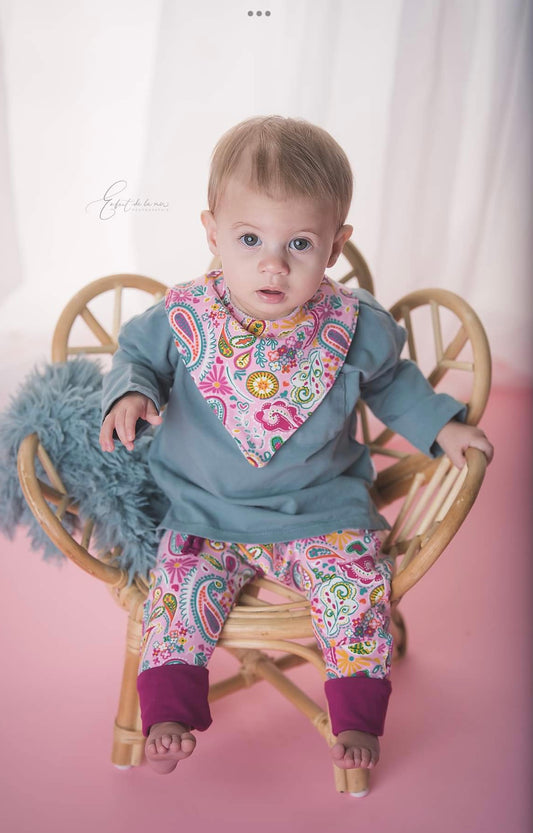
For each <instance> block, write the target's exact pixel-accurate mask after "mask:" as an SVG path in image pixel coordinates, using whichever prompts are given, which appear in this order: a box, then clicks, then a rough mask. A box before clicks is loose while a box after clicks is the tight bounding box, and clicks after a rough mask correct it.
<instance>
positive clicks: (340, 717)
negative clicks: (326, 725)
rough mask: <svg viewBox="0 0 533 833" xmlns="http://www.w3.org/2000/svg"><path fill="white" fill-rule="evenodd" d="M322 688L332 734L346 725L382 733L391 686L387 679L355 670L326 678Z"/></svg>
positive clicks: (369, 731) (344, 729) (343, 728)
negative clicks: (354, 674)
mask: <svg viewBox="0 0 533 833" xmlns="http://www.w3.org/2000/svg"><path fill="white" fill-rule="evenodd" d="M324 689H325V692H326V699H327V701H328V707H329V716H330V719H331V729H332V731H333V734H334V735H338V734H339V732H344V731H346V730H347V729H358V730H359V731H360V732H368V733H369V734H371V735H382V734H383V728H384V725H385V715H386V714H387V705H388V702H389V697H390V693H391V690H392V686H391V684H390V681H389V680H385V679H374V678H372V677H365V676H364V675H359V674H358V675H356V676H354V677H337V678H335V679H331V680H326V682H325V684H324Z"/></svg>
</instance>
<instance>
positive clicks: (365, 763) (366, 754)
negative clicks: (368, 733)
mask: <svg viewBox="0 0 533 833" xmlns="http://www.w3.org/2000/svg"><path fill="white" fill-rule="evenodd" d="M371 760H372V755H371V752H370V749H366V748H365V747H363V749H361V763H360V766H361V767H362V768H363V769H368V767H369V765H370V761H371Z"/></svg>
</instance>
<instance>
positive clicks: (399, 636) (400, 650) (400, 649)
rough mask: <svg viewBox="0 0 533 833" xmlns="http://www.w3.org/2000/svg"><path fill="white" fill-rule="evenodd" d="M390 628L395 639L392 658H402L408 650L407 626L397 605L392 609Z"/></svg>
mask: <svg viewBox="0 0 533 833" xmlns="http://www.w3.org/2000/svg"><path fill="white" fill-rule="evenodd" d="M390 630H391V634H392V638H393V640H394V647H393V651H392V658H393V660H395V659H401V658H402V657H403V656H405V653H406V651H407V628H406V626H405V620H404V618H403V616H402V614H401V613H400V611H399V610H398V607H397V605H394V606H393V608H392V611H391V624H390Z"/></svg>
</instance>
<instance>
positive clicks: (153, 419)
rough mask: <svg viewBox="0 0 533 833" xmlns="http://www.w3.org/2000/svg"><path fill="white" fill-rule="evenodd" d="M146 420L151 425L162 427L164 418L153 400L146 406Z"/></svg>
mask: <svg viewBox="0 0 533 833" xmlns="http://www.w3.org/2000/svg"><path fill="white" fill-rule="evenodd" d="M144 419H145V420H146V422H149V423H150V425H160V424H161V423H162V422H163V417H162V416H161V415H160V414H159V412H158V410H157V408H156V407H155V405H154V403H153V402H152V400H151V399H149V400H148V402H147V404H146V411H145V414H144Z"/></svg>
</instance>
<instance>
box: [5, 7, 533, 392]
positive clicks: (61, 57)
mask: <svg viewBox="0 0 533 833" xmlns="http://www.w3.org/2000/svg"><path fill="white" fill-rule="evenodd" d="M258 9H261V10H262V11H263V14H262V15H261V16H258V15H257V14H256V13H255V12H256V11H257V10H258ZM251 10H253V11H254V14H253V15H251V16H250V15H249V14H248V11H251ZM266 11H269V12H270V14H269V15H267V14H265V12H266ZM531 46H532V9H531V2H530V0H505V1H504V2H502V0H373V2H369V0H262V2H261V3H256V4H255V5H254V6H251V4H249V3H247V2H246V0H242V2H241V0H202V2H201V3H194V2H181V0H90V2H89V0H86V2H84V1H83V0H47V2H45V3H43V2H39V0H0V60H1V65H0V223H1V231H0V246H1V251H2V267H3V268H2V270H1V271H0V349H1V350H2V357H3V360H4V359H5V362H6V365H9V367H10V368H11V374H10V376H9V377H8V378H9V379H10V380H11V379H12V375H13V368H14V367H15V368H17V366H18V365H20V366H21V367H22V365H24V363H26V364H31V363H33V362H34V361H35V360H36V359H38V358H40V357H44V356H45V355H46V354H47V352H48V345H49V341H50V335H51V331H52V329H53V326H54V323H55V320H56V318H57V316H58V314H59V312H60V311H61V309H62V307H63V306H64V304H65V303H66V301H67V300H68V299H69V298H70V297H71V296H72V295H73V294H74V292H75V291H76V290H77V289H79V288H80V287H81V286H83V285H84V284H85V283H87V282H88V281H90V280H93V279H94V278H96V277H100V276H102V275H106V274H111V273H113V272H125V271H131V272H140V273H143V274H147V275H151V276H154V277H157V278H158V279H160V280H162V281H165V282H167V283H173V282H176V281H182V280H188V279H190V278H191V277H195V276H196V275H198V274H199V273H200V272H201V271H202V269H203V268H204V267H205V266H206V265H207V263H208V261H209V253H208V250H207V247H206V244H205V242H204V236H203V229H202V227H201V225H200V222H199V214H200V211H201V210H202V209H203V208H204V207H205V203H206V197H205V191H206V182H207V169H208V163H209V156H210V153H211V150H212V147H213V145H214V143H215V142H216V140H217V139H218V137H219V136H220V135H221V133H222V132H223V131H224V130H225V129H227V128H228V127H230V126H231V125H232V124H234V123H235V122H237V121H239V120H240V119H242V118H245V117H247V116H249V115H253V114H257V113H281V114H282V115H292V116H300V117H304V118H307V119H309V120H311V121H313V122H316V123H318V124H320V125H322V126H323V127H325V128H326V129H327V130H329V131H330V132H331V133H332V134H333V135H334V136H335V137H336V138H337V140H338V141H339V142H340V143H341V144H342V146H343V147H344V148H345V150H346V152H347V154H348V156H349V158H350V161H351V163H352V166H353V169H354V173H355V178H356V193H355V199H354V202H353V205H352V209H351V212H350V216H349V220H350V222H352V224H353V225H354V227H355V234H354V242H355V243H356V244H357V245H358V246H359V248H360V249H361V251H362V252H363V254H364V255H365V257H366V258H367V260H368V262H369V264H370V266H371V269H372V271H373V273H374V276H375V281H376V287H377V296H378V298H379V300H381V301H382V303H384V304H385V305H387V306H388V305H390V304H391V303H392V302H393V301H395V300H396V299H397V298H399V297H400V296H401V295H403V294H405V293H406V292H409V291H410V290H412V289H415V288H418V287H422V286H430V285H432V286H443V287H447V288H449V289H452V290H454V291H456V292H458V293H459V294H461V295H463V296H464V297H465V298H466V299H467V300H468V301H469V302H470V303H472V304H473V306H474V307H475V308H476V310H477V311H478V313H479V315H480V316H481V318H482V320H483V322H484V324H485V326H486V328H487V331H488V334H489V339H490V341H491V346H492V350H493V354H494V358H495V361H496V378H497V379H499V380H506V379H509V378H512V379H513V380H517V379H518V380H525V381H527V380H530V379H531V340H530V331H531V300H532V299H531V290H530V286H531V275H530V270H531V264H532V262H533V259H532V256H531V255H532V251H531V249H532V243H531V220H532V215H533V211H532V202H533V199H532V195H533V190H532V187H531V186H532V176H531V173H532V170H531V169H532V164H531V163H532V146H533V143H532V121H533V119H532V114H531V85H530V78H531V68H532V67H531V63H532V51H531ZM106 192H107V193H108V194H112V193H114V194H116V195H118V193H119V192H120V198H121V199H123V200H127V199H129V200H130V203H129V204H128V207H129V208H130V209H131V208H132V204H133V202H134V201H135V200H136V199H138V200H139V203H138V205H137V207H136V208H135V210H124V208H119V209H118V210H116V211H115V212H114V213H113V212H112V210H111V209H110V207H109V204H107V203H105V202H104V195H105V194H106ZM17 363H18V365H17ZM4 378H6V377H4ZM1 383H2V380H1V379H0V385H1Z"/></svg>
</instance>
